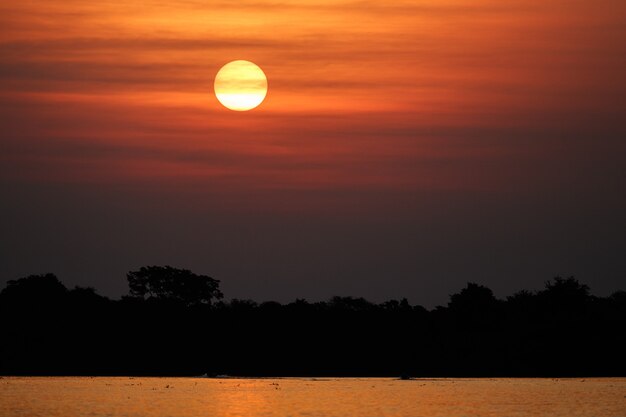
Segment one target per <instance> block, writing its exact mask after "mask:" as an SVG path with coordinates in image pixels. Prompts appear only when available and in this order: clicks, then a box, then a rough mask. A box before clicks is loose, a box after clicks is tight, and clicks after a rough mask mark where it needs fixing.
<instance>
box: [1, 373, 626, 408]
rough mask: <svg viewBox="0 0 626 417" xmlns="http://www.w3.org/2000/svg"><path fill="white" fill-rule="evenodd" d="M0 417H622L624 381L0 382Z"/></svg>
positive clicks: (625, 393)
mask: <svg viewBox="0 0 626 417" xmlns="http://www.w3.org/2000/svg"><path fill="white" fill-rule="evenodd" d="M0 416H2V417H13V416H25V417H37V416H45V417H78V416H94V417H104V416H169V417H177V416H181V417H182V416H206V417H239V416H241V417H244V416H245V417H261V416H264V417H278V416H281V417H283V416H294V417H295V416H302V417H305V416H306V417H335V416H336V417H352V416H354V417H365V416H368V417H370V416H371V417H385V416H389V417H420V416H441V417H457V416H458V417H460V416H481V417H482V416H506V417H514V416H567V417H573V416H615V417H618V416H619V417H624V416H626V378H602V379H595V378H587V379H500V378H497V379H447V378H446V379H415V380H410V381H399V380H393V379H383V378H341V379H322V378H320V379H307V378H302V379H298V378H287V379H204V378H127V377H125V378H101V377H97V378H89V377H85V378H76V377H72V378H52V377H48V378H39V377H26V378H20V377H4V378H2V379H0Z"/></svg>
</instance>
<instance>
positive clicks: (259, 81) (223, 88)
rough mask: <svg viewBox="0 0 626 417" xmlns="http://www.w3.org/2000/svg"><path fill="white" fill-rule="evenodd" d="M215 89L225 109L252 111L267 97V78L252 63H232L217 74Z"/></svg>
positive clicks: (241, 61)
mask: <svg viewBox="0 0 626 417" xmlns="http://www.w3.org/2000/svg"><path fill="white" fill-rule="evenodd" d="M214 89H215V96H216V97H217V99H218V100H219V102H220V103H222V104H223V105H224V107H226V108H228V109H230V110H235V111H247V110H252V109H254V108H255V107H257V106H258V105H259V104H261V103H262V102H263V100H264V99H265V96H266V95H267V77H265V73H264V72H263V70H262V69H261V68H259V66H258V65H256V64H254V63H252V62H250V61H243V60H239V61H232V62H229V63H228V64H226V65H224V66H223V67H222V68H221V69H220V70H219V71H218V72H217V75H216V76H215V84H214Z"/></svg>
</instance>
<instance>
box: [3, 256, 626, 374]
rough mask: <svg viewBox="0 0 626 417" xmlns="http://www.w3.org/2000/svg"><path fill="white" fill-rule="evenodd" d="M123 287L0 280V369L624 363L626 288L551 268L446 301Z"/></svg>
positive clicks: (542, 370) (445, 370)
mask: <svg viewBox="0 0 626 417" xmlns="http://www.w3.org/2000/svg"><path fill="white" fill-rule="evenodd" d="M126 278H127V281H128V286H129V294H128V295H127V296H124V297H122V298H121V299H120V300H111V299H108V298H106V297H103V296H101V295H99V294H98V293H97V292H96V291H95V290H94V289H93V288H83V287H75V288H73V289H68V288H66V287H65V286H64V285H63V284H62V283H61V281H59V279H58V278H57V277H56V276H55V275H54V274H50V273H49V274H44V275H31V276H28V277H24V278H21V279H18V280H12V281H8V283H7V285H6V287H5V288H4V289H3V290H2V291H1V292H0V328H1V329H2V330H1V332H2V343H0V374H5V375H9V374H10V375H203V374H206V375H209V376H211V375H214V376H215V375H239V376H242V375H246V376H400V375H410V376H625V375H626V359H625V357H626V355H624V352H626V331H625V330H626V292H624V291H617V292H615V293H614V294H612V295H611V296H608V297H597V296H594V295H592V294H591V293H590V289H589V287H588V286H587V285H584V284H582V283H580V282H578V281H577V280H576V279H575V278H573V277H569V278H561V277H556V278H554V279H553V280H550V281H547V282H546V284H545V288H543V289H542V290H540V291H534V292H531V291H520V292H517V293H515V294H513V295H511V296H508V297H506V298H505V299H497V298H496V297H495V296H494V294H493V292H492V291H491V290H490V289H489V288H487V287H485V286H482V285H479V284H476V283H468V284H467V285H466V286H465V287H464V288H463V289H461V290H460V291H459V292H458V293H455V294H452V295H451V296H450V299H449V302H448V303H447V305H446V306H439V307H436V308H435V309H432V310H430V311H429V310H427V309H425V308H424V307H421V306H418V305H411V304H410V303H409V302H408V301H407V299H401V300H389V301H386V302H383V303H379V304H376V303H372V302H369V301H367V300H365V299H363V298H355V297H333V298H331V299H330V300H328V301H324V302H308V301H306V300H304V299H296V300H295V301H293V302H291V303H287V304H281V303H278V302H273V301H269V302H262V303H257V302H255V301H252V300H240V299H233V300H231V301H227V302H226V301H223V294H222V292H221V291H220V289H219V281H218V280H216V279H213V278H211V277H209V276H206V275H198V274H195V273H193V272H191V271H189V270H186V269H178V268H173V267H170V266H164V267H161V266H147V267H142V268H140V269H139V270H136V271H130V272H129V273H128V274H127V276H126Z"/></svg>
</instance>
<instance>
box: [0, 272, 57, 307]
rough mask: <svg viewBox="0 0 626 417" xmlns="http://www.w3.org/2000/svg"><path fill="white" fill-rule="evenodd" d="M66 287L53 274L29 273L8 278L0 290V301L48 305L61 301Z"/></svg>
mask: <svg viewBox="0 0 626 417" xmlns="http://www.w3.org/2000/svg"><path fill="white" fill-rule="evenodd" d="M66 294H67V288H65V286H64V285H63V284H61V282H60V281H59V279H58V278H57V277H56V275H54V274H49V273H48V274H42V275H29V276H27V277H25V278H20V279H17V280H10V281H8V282H7V286H6V288H4V289H3V290H2V292H0V301H2V302H5V303H8V304H28V305H36V306H42V305H48V304H50V303H55V302H58V301H61V300H62V299H63V298H64V297H65V296H66Z"/></svg>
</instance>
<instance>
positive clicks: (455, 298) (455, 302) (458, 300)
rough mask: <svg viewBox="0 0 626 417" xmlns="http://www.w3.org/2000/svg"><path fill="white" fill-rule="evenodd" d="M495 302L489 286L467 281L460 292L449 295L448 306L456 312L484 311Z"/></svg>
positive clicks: (490, 307)
mask: <svg viewBox="0 0 626 417" xmlns="http://www.w3.org/2000/svg"><path fill="white" fill-rule="evenodd" d="M497 302H498V300H496V297H494V295H493V292H492V291H491V290H490V289H489V288H487V287H484V286H482V285H478V284H475V283H473V282H468V283H467V286H466V287H465V288H463V289H462V290H461V292H460V293H458V294H453V295H451V296H450V302H449V303H448V307H449V308H450V309H451V310H452V311H456V312H471V311H485V310H489V309H492V308H493V307H494V306H495V305H496V304H497Z"/></svg>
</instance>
